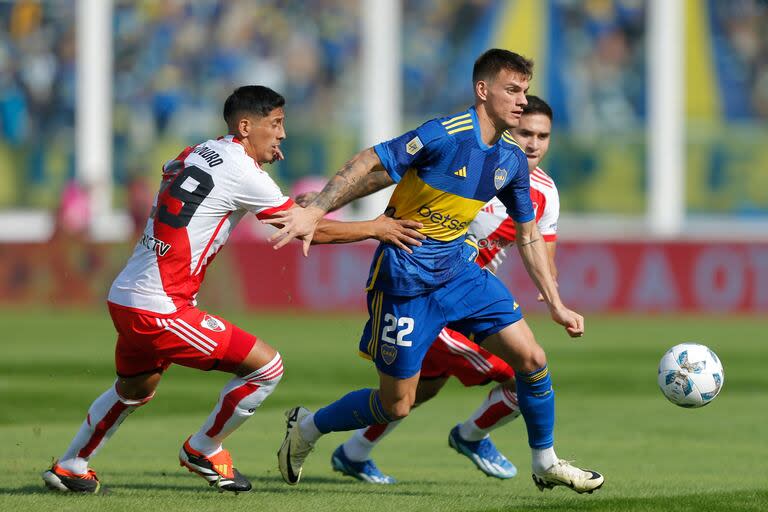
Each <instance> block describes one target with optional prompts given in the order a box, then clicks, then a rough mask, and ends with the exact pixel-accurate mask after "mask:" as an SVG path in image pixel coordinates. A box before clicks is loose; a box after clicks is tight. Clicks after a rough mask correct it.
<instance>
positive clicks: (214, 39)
mask: <svg viewBox="0 0 768 512" xmlns="http://www.w3.org/2000/svg"><path fill="white" fill-rule="evenodd" d="M705 1H707V5H708V6H709V9H708V11H707V12H708V15H709V20H708V29H709V30H710V34H711V38H710V41H711V43H712V48H711V53H712V63H713V69H714V78H716V80H717V81H718V82H719V89H720V90H721V91H723V93H722V94H721V95H720V96H721V101H720V102H719V103H718V104H717V105H716V112H715V113H714V119H716V120H725V121H729V122H731V121H732V122H742V121H747V122H752V123H759V122H760V121H762V122H763V123H764V122H765V120H766V119H768V31H766V30H765V27H768V3H766V2H764V1H762V0H733V1H730V2H717V1H715V0H705ZM511 3H513V2H504V1H502V0H463V1H458V0H457V1H450V2H444V1H439V0H404V1H403V6H404V13H403V52H402V55H403V75H404V84H403V90H404V91H405V94H404V95H403V98H404V111H405V113H406V116H407V119H408V120H409V122H417V121H419V120H423V119H425V118H427V117H429V116H432V115H437V114H445V113H449V112H453V111H455V110H458V109H460V108H463V107H464V105H465V103H466V101H467V97H468V94H469V90H470V89H469V87H470V84H469V81H468V79H467V77H466V71H467V70H468V69H471V63H472V60H473V59H474V57H475V56H476V53H477V52H476V51H475V49H476V48H485V47H488V46H492V45H493V41H492V40H489V35H488V34H489V32H490V30H489V27H490V26H491V24H492V23H493V19H494V18H495V16H496V15H497V14H498V12H499V10H500V9H504V8H506V7H505V6H506V5H507V4H511ZM74 7H75V2H74V0H57V1H31V0H18V1H6V2H0V208H14V207H52V206H54V205H55V204H56V203H57V201H58V198H59V196H60V193H61V191H62V190H63V187H64V184H65V183H66V182H67V181H68V180H70V179H71V178H72V177H73V176H74V155H73V151H74V143H73V142H74V141H73V137H74V131H73V128H74V114H75V105H74V101H75V58H76V52H75V32H74V27H75V20H74V16H75V8H74ZM359 9H360V3H359V2H358V1H357V0H311V1H298V0H260V1H258V2H254V1H250V0H216V1H214V0H211V1H204V2H196V1H191V0H186V1H183V0H165V1H152V0H144V1H139V0H132V1H129V0H116V1H115V9H114V83H113V90H114V142H115V145H114V150H115V169H114V173H115V174H114V176H115V181H116V183H118V184H121V185H128V186H127V187H121V188H120V192H119V194H118V197H117V198H116V199H117V201H118V204H119V203H120V202H121V201H123V202H124V201H125V190H130V187H131V186H134V181H136V180H139V181H141V180H144V179H145V178H146V177H148V176H149V177H151V179H152V181H153V182H154V179H155V178H154V176H155V175H156V172H155V171H156V167H157V163H158V162H162V161H163V160H164V159H166V158H168V155H170V154H172V153H173V154H175V152H177V151H178V148H179V147H183V146H184V145H185V144H186V143H189V142H192V141H194V140H197V139H201V138H204V137H209V136H214V135H218V134H219V133H220V132H221V130H222V128H223V125H222V123H221V121H220V108H221V100H222V98H224V97H226V95H227V94H228V93H229V92H230V91H231V90H232V89H233V88H234V87H235V86H236V85H239V84H243V83H263V84H266V85H270V86H272V87H274V88H275V89H276V90H278V91H280V92H281V93H283V94H284V95H285V96H286V98H287V99H288V102H289V103H288V122H287V127H288V131H289V138H288V139H287V140H286V143H285V150H286V153H287V154H288V155H289V158H288V159H287V160H286V161H285V162H284V163H281V164H280V165H279V166H277V173H276V174H277V178H278V180H279V181H281V182H282V183H283V184H284V185H290V184H291V183H293V182H295V181H296V180H298V179H300V178H301V177H303V176H306V175H326V174H329V173H330V172H331V171H333V170H334V168H335V166H338V165H339V164H341V163H343V162H342V161H340V159H342V158H343V157H344V156H345V155H348V154H351V153H352V152H353V150H354V149H355V148H356V147H357V144H358V140H357V136H356V134H357V132H358V126H359V123H360V119H359V111H360V109H359V106H358V105H359V101H360V91H359V86H358V84H359V79H358V73H359V69H360V66H359V49H360V28H359V26H360V22H359V21H360V20H359V17H360V12H359ZM546 9H547V10H548V19H549V24H548V27H547V33H546V34H545V35H544V39H545V40H546V42H545V43H544V45H545V46H546V47H547V48H548V49H547V59H546V61H545V62H543V63H540V66H539V68H538V71H539V72H540V73H541V74H539V75H537V77H536V80H538V81H539V83H538V84H536V85H534V87H535V88H536V90H537V92H543V93H544V94H546V96H547V99H548V100H549V101H550V102H551V103H552V105H553V106H554V108H555V112H556V122H557V129H558V130H561V131H562V135H558V138H556V144H555V147H554V148H553V155H552V157H551V159H550V161H549V163H548V165H549V167H551V168H552V169H553V172H554V174H555V175H556V178H557V179H558V182H559V183H560V184H561V189H562V190H561V194H562V195H563V198H564V201H563V205H564V209H565V210H566V211H567V210H568V209H569V208H570V209H572V210H574V211H578V210H588V209H589V208H591V207H592V205H593V204H594V196H595V194H596V192H594V191H590V190H585V189H583V183H582V182H583V180H585V179H587V180H588V179H590V177H593V178H594V179H595V180H596V181H599V180H601V179H603V178H600V176H601V175H600V173H595V172H594V169H595V168H598V167H600V165H603V166H607V165H608V164H606V163H595V162H593V161H592V160H591V159H593V158H594V157H592V156H590V152H592V150H593V149H594V147H595V145H594V144H595V143H594V141H593V142H591V143H590V144H587V145H586V148H587V149H584V147H585V146H584V144H585V143H584V142H583V139H584V137H585V133H586V134H592V136H593V137H594V136H598V135H601V134H606V133H612V134H616V133H617V132H619V133H621V132H630V137H633V138H632V142H630V143H629V145H630V146H632V147H634V148H635V153H637V154H638V155H640V156H637V160H638V163H637V167H638V169H640V170H639V171H638V173H637V174H636V175H628V176H630V177H629V178H627V182H628V185H626V186H629V187H632V188H633V190H634V194H635V195H636V196H637V197H638V199H637V201H636V202H639V203H640V204H641V206H637V205H635V206H632V205H633V203H632V201H629V202H628V203H627V202H625V203H622V204H628V205H629V206H627V208H630V209H634V210H633V211H642V194H643V193H642V189H643V183H644V181H643V178H642V155H641V153H642V148H643V144H644V139H643V135H642V125H643V121H644V118H645V111H646V108H645V102H646V97H645V90H646V86H645V83H644V82H645V78H644V77H645V69H646V67H645V66H646V54H645V34H646V27H645V2H643V1H642V0H585V1H577V0H548V1H547V2H546ZM453 77H458V78H457V79H453ZM696 115H697V113H696V112H689V119H691V120H694V121H695V117H696ZM558 141H559V142H558ZM580 148H581V150H580ZM638 148H639V149H638ZM630 153H631V151H630ZM726 156H727V155H726ZM724 158H725V157H724ZM566 161H567V162H568V165H569V166H570V167H571V168H573V167H574V166H575V167H577V168H578V169H581V170H580V171H578V172H574V173H571V172H570V171H568V172H563V171H561V169H563V168H564V167H565V163H566ZM762 162H763V163H768V157H767V158H766V159H764V160H762ZM723 165H725V168H727V165H726V164H723ZM628 167H631V166H628ZM715 171H717V169H715ZM715 171H713V172H714V174H712V172H710V171H706V172H703V174H701V176H700V179H701V180H704V181H706V182H707V184H708V185H707V186H711V187H714V189H715V191H716V190H717V189H718V187H727V186H728V184H729V183H730V182H729V181H728V180H729V177H728V172H725V174H724V175H722V176H720V178H718V174H717V172H715ZM722 173H723V171H720V174H722ZM694 175H695V173H694ZM569 176H576V177H577V178H578V179H576V178H573V179H569ZM697 179H698V178H697ZM718 179H720V181H718ZM603 181H605V180H603ZM579 186H582V188H581V189H580V188H579ZM606 186H611V185H610V181H609V183H608V185H606ZM598 191H599V189H598ZM700 202H701V204H700V206H699V208H701V209H703V210H706V209H707V208H711V209H713V210H718V209H720V210H725V211H738V210H739V208H740V206H739V204H725V205H718V204H714V203H710V202H707V198H706V197H704V198H703V199H701V200H700ZM752 203H753V204H752ZM752 203H751V204H752V206H751V208H754V209H758V210H761V211H763V210H765V211H768V204H764V205H760V204H759V203H760V201H759V198H758V199H757V200H753V201H752ZM696 204H697V203H696V201H695V200H694V201H693V208H694V209H695V208H696V207H697V206H696ZM755 205H756V206H755ZM747 209H749V208H747Z"/></svg>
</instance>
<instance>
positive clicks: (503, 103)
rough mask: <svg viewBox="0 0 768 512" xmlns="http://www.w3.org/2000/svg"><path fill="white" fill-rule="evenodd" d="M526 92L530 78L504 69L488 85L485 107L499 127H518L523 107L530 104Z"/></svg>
mask: <svg viewBox="0 0 768 512" xmlns="http://www.w3.org/2000/svg"><path fill="white" fill-rule="evenodd" d="M526 91H528V78H526V77H525V75H522V74H520V73H516V72H515V71H510V70H508V69H502V70H501V71H499V74H498V75H496V78H494V79H493V80H492V81H491V82H489V83H488V84H487V92H486V100H485V106H486V110H487V112H488V115H489V116H491V118H492V119H493V120H494V121H495V122H496V124H497V125H501V126H504V127H506V128H512V127H515V126H517V125H518V123H520V118H521V117H522V115H523V107H524V106H526V105H527V104H528V100H526V99H525V93H526Z"/></svg>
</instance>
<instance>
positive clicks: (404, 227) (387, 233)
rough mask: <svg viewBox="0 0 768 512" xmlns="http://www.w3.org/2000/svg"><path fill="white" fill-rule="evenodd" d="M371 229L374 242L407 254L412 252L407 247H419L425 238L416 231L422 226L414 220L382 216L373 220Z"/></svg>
mask: <svg viewBox="0 0 768 512" xmlns="http://www.w3.org/2000/svg"><path fill="white" fill-rule="evenodd" d="M373 227H374V238H376V240H378V241H379V242H384V243H387V244H392V245H394V246H397V247H399V248H401V249H402V250H404V251H405V252H407V253H409V254H413V251H412V250H411V248H410V247H408V245H415V246H419V245H421V241H422V240H424V239H425V238H427V237H426V235H422V234H421V233H419V232H418V231H417V230H418V229H421V228H423V227H424V225H423V224H422V223H420V222H416V221H415V220H406V219H393V218H392V217H387V216H386V215H383V214H382V215H379V216H378V217H376V218H375V219H374V220H373ZM406 244H407V245H406Z"/></svg>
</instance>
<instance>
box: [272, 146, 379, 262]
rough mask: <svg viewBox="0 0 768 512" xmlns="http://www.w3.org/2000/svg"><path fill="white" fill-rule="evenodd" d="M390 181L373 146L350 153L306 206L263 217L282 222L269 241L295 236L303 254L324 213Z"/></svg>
mask: <svg viewBox="0 0 768 512" xmlns="http://www.w3.org/2000/svg"><path fill="white" fill-rule="evenodd" d="M392 183H394V181H393V180H392V178H390V177H389V175H388V174H387V172H386V171H385V170H384V167H383V166H382V165H381V160H380V159H379V156H378V155H377V154H376V152H375V151H374V150H373V148H368V149H365V150H363V151H361V152H360V153H358V154H357V155H355V156H354V157H352V159H351V160H350V161H349V162H347V163H346V164H345V165H344V167H343V168H342V169H341V170H340V171H339V172H337V173H336V175H335V176H334V177H333V178H331V180H330V181H329V182H328V184H327V185H326V186H325V188H323V190H322V192H320V194H318V196H317V197H316V198H315V199H314V201H312V202H311V203H310V204H309V205H308V206H307V207H306V208H303V209H301V208H291V209H290V210H288V211H286V212H282V213H281V214H279V215H277V216H275V217H273V218H271V219H266V220H264V222H265V223H267V224H278V225H282V228H281V229H279V230H278V231H277V232H276V233H275V234H274V235H272V236H271V237H270V238H269V241H270V242H275V245H274V248H275V249H279V248H281V247H283V246H284V245H286V244H287V243H288V242H290V241H291V240H293V239H294V238H298V239H300V240H302V242H303V244H304V255H305V256H306V255H308V254H309V245H310V244H311V242H312V236H313V234H314V232H315V228H316V227H317V224H318V222H320V219H322V218H323V216H324V215H325V214H326V213H328V212H329V211H331V210H333V209H336V208H339V207H341V206H342V205H344V204H346V203H348V202H350V201H353V200H355V199H357V198H359V197H363V196H365V195H368V194H371V193H373V192H376V191H377V190H381V189H382V188H384V187H386V186H387V185H391V184H392Z"/></svg>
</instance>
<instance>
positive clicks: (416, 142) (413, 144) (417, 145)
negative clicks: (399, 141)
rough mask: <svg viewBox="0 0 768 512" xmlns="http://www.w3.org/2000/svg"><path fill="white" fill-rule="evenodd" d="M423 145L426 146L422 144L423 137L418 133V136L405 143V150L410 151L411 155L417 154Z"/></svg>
mask: <svg viewBox="0 0 768 512" xmlns="http://www.w3.org/2000/svg"><path fill="white" fill-rule="evenodd" d="M423 147H424V144H422V142H421V139H420V138H419V136H418V135H417V136H416V137H414V138H412V139H411V140H409V141H408V144H406V145H405V150H406V151H407V152H408V154H409V155H415V154H416V153H418V152H419V150H420V149H421V148H423Z"/></svg>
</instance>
